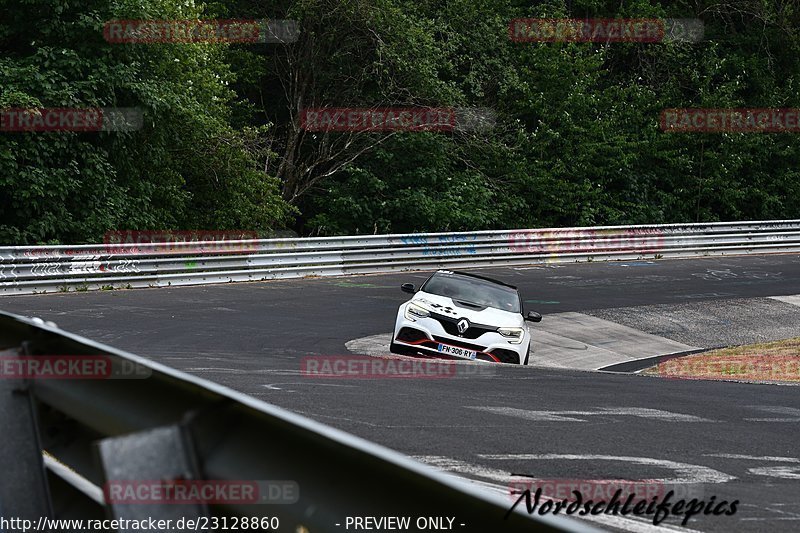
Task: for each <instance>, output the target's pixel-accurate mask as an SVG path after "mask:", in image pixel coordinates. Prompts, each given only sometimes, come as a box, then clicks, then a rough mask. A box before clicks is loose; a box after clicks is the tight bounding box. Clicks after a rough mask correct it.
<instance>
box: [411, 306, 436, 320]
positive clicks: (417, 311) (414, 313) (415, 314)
mask: <svg viewBox="0 0 800 533" xmlns="http://www.w3.org/2000/svg"><path fill="white" fill-rule="evenodd" d="M405 315H406V319H408V320H416V319H418V318H425V317H429V316H431V312H430V311H428V310H427V309H425V308H424V307H422V306H419V305H417V304H413V303H410V304H408V305H407V306H406V312H405Z"/></svg>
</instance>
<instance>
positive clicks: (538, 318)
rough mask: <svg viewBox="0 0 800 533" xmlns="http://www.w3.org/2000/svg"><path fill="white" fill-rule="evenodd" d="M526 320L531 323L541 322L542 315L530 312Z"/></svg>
mask: <svg viewBox="0 0 800 533" xmlns="http://www.w3.org/2000/svg"><path fill="white" fill-rule="evenodd" d="M525 320H530V321H531V322H541V321H542V315H540V314H539V313H537V312H536V311H528V314H527V315H525Z"/></svg>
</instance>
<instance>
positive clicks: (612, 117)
mask: <svg viewBox="0 0 800 533" xmlns="http://www.w3.org/2000/svg"><path fill="white" fill-rule="evenodd" d="M517 17H570V18H587V17H592V18H593V17H631V18H644V17H671V18H700V19H702V21H703V22H704V25H705V38H704V39H703V40H702V41H700V42H696V43H685V42H669V43H666V42H665V43H519V42H513V41H511V40H510V39H509V36H508V24H509V21H510V20H511V19H513V18H517ZM179 18H256V19H261V18H271V19H293V20H296V21H298V23H299V27H300V28H301V33H300V35H299V38H298V40H297V41H296V42H292V43H287V44H263V43H256V44H233V45H226V44H208V43H194V44H111V43H109V42H106V40H104V38H103V33H102V30H103V24H104V22H105V21H108V20H111V19H179ZM798 30H800V2H796V1H787V2H778V3H776V2H770V1H768V0H730V1H728V2H725V1H723V2H718V1H716V0H714V1H711V0H699V1H692V2H688V1H686V0H673V1H666V0H664V1H661V2H659V1H657V0H634V1H632V2H624V3H620V2H611V1H605V0H572V1H564V0H550V1H545V2H541V3H536V4H535V5H533V4H532V3H531V2H523V1H516V0H448V1H447V2H442V1H440V0H282V1H281V2H277V3H275V2H273V3H265V2H262V1H257V0H213V1H209V2H207V3H205V4H202V5H201V4H199V3H198V4H197V5H195V4H193V3H192V2H191V1H190V2H171V1H168V0H136V1H133V0H104V1H100V0H91V1H76V0H0V108H9V107H28V108H36V107H139V108H140V109H142V110H143V111H144V117H145V120H144V126H143V128H142V129H141V130H140V131H134V132H89V133H77V132H49V133H36V132H27V133H11V132H6V133H0V180H2V186H1V187H0V242H2V243H6V244H12V243H14V244H16V243H20V244H21V243H40V242H59V241H60V242H72V243H76V242H92V241H98V240H100V239H102V235H103V234H104V232H106V231H108V230H114V229H156V230H163V229H170V228H171V229H193V228H205V229H245V230H266V229H276V228H283V227H294V228H296V229H298V230H299V231H300V232H301V233H302V234H315V235H316V234H352V233H376V232H377V233H386V232H407V231H408V232H410V231H444V230H454V231H456V230H472V229H499V228H517V227H537V226H539V227H541V226H566V225H598V224H626V223H650V222H652V223H664V222H684V221H716V220H736V219H739V220H741V219H779V218H800V203H799V202H798V199H800V170H799V169H800V149H798V148H800V142H798V135H797V134H791V133H781V134H766V133H665V132H663V131H661V129H660V128H659V117H660V113H661V110H662V109H664V108H674V107H707V108H730V107H734V108H736V107H795V108H797V107H800V95H798V87H799V84H800V60H798V53H799V52H800V39H798V37H800V34H799V33H798ZM325 106H332V107H344V106H351V107H380V106H405V107H409V106H432V107H436V106H441V107H445V106H450V107H459V108H462V107H478V108H489V109H492V110H494V112H495V113H496V116H497V121H496V125H495V127H494V128H492V129H488V130H485V131H475V132H463V131H460V132H417V133H413V132H405V133H397V132H395V133H363V132H362V133H352V132H350V133H336V132H317V133H314V132H308V131H304V130H302V129H301V128H300V124H299V120H300V119H299V111H300V110H301V109H303V108H309V107H325Z"/></svg>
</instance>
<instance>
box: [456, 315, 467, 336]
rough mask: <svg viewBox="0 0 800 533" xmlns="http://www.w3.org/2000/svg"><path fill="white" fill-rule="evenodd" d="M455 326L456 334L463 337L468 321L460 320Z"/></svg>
mask: <svg viewBox="0 0 800 533" xmlns="http://www.w3.org/2000/svg"><path fill="white" fill-rule="evenodd" d="M456 326H457V327H458V332H459V333H460V334H462V335H463V334H464V332H465V331H467V330H468V329H469V320H467V319H466V318H462V319H461V320H459V321H458V322H457V323H456Z"/></svg>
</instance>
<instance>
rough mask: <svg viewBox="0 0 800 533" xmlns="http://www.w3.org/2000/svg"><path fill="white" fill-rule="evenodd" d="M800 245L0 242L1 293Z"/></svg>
mask: <svg viewBox="0 0 800 533" xmlns="http://www.w3.org/2000/svg"><path fill="white" fill-rule="evenodd" d="M798 251H800V220H780V221H757V222H721V223H707V224H664V225H648V226H607V227H593V228H560V229H523V230H501V231H478V232H469V233H419V234H404V235H364V236H352V237H326V238H293V239H265V240H238V241H202V242H170V243H121V244H100V245H81V246H29V247H24V246H23V247H6V248H0V292H4V293H18V294H26V293H28V294H30V293H35V292H54V291H68V290H95V289H103V288H120V287H123V288H134V287H164V286H171V285H194V284H206V283H223V282H232V281H255V280H266V279H277V278H297V277H306V276H335V275H345V274H365V273H379V272H391V271H400V270H425V269H436V268H439V267H462V268H463V267H480V266H502V265H521V264H534V263H542V262H577V261H606V260H631V259H645V258H656V259H659V258H678V257H697V256H708V255H728V254H730V255H735V254H749V253H775V252H798Z"/></svg>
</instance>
